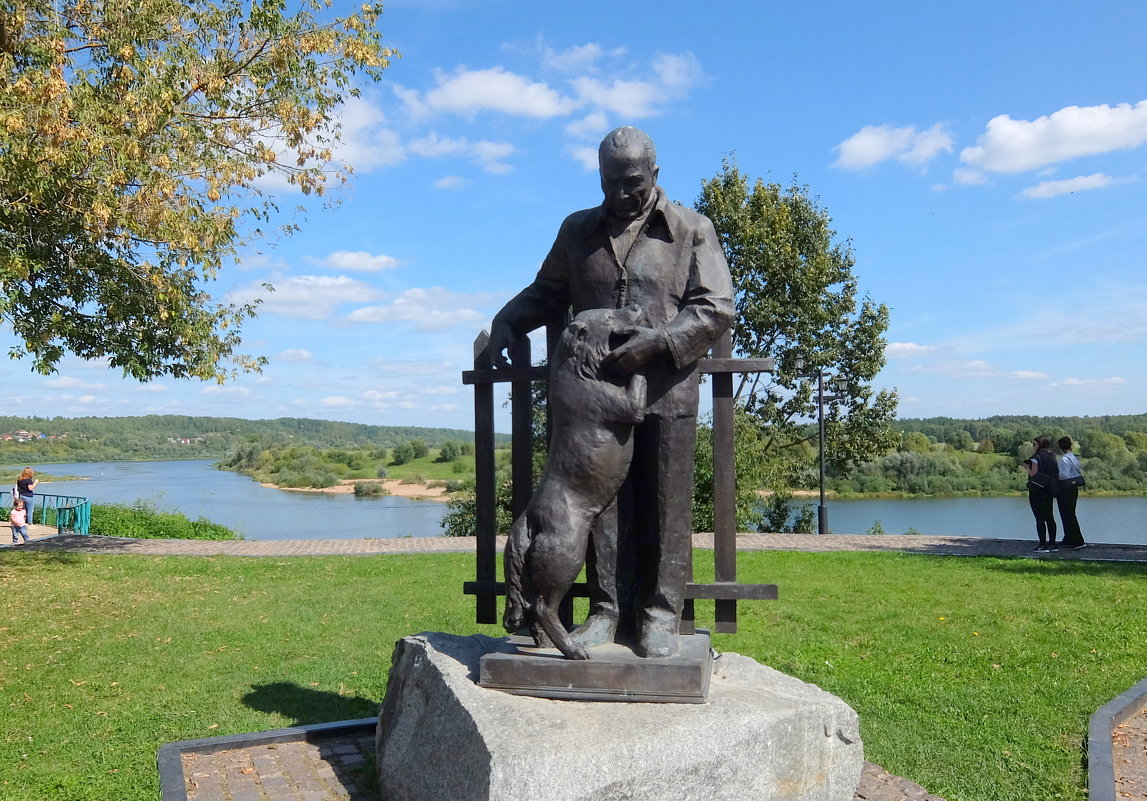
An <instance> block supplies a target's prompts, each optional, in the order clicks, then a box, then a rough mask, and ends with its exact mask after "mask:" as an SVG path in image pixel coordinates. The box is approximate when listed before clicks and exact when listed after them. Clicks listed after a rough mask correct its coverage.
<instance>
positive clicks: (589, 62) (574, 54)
mask: <svg viewBox="0 0 1147 801" xmlns="http://www.w3.org/2000/svg"><path fill="white" fill-rule="evenodd" d="M624 52H625V51H624V50H622V49H618V50H612V51H610V55H621V54H622V53H624ZM603 55H605V51H604V50H603V49H602V47H601V45H599V44H597V43H596V42H587V43H586V44H583V45H577V46H575V47H567V48H566V49H565V50H553V49H551V48H548V47H547V48H545V49H543V51H542V66H543V67H545V68H546V69H551V70H556V71H558V72H581V71H584V70H592V69H593V68H594V66H596V64H597V62H598V60H600V59H601V57H602V56H603Z"/></svg>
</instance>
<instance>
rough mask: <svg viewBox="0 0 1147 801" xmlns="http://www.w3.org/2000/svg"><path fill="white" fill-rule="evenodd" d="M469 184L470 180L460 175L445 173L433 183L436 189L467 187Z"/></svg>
mask: <svg viewBox="0 0 1147 801" xmlns="http://www.w3.org/2000/svg"><path fill="white" fill-rule="evenodd" d="M469 185H470V182H469V181H468V180H466V179H465V178H462V177H460V176H458V175H444V176H443V177H441V178H439V179H438V180H437V181H435V182H434V183H433V184H432V186H433V187H434V188H435V189H465V188H466V187H467V186H469Z"/></svg>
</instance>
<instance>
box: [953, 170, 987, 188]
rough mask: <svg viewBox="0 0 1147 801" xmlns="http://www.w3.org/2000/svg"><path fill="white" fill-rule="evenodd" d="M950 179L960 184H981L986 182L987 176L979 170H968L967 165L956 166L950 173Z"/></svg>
mask: <svg viewBox="0 0 1147 801" xmlns="http://www.w3.org/2000/svg"><path fill="white" fill-rule="evenodd" d="M952 180H953V181H955V182H956V183H958V184H960V185H961V186H982V185H983V184H986V183H987V182H988V176H986V175H984V174H983V173H982V172H980V171H979V170H969V169H968V168H967V167H957V168H956V170H955V171H954V172H953V173H952Z"/></svg>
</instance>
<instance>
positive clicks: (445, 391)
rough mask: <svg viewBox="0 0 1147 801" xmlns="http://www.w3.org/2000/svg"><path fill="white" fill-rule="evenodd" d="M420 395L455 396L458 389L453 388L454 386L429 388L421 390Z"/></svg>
mask: <svg viewBox="0 0 1147 801" xmlns="http://www.w3.org/2000/svg"><path fill="white" fill-rule="evenodd" d="M422 394H423V395H457V394H458V387H454V386H441V387H430V388H428V389H424V390H422Z"/></svg>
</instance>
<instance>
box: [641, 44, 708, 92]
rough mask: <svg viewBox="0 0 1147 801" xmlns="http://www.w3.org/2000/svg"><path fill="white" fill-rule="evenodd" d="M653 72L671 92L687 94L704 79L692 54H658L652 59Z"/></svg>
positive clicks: (699, 65) (698, 62) (699, 64)
mask: <svg viewBox="0 0 1147 801" xmlns="http://www.w3.org/2000/svg"><path fill="white" fill-rule="evenodd" d="M653 72H654V73H656V75H657V80H658V83H660V84H661V86H663V87H664V88H666V89H668V90H669V91H671V92H687V91H689V90H690V89H692V88H693V87H694V86H696V85H697V84H699V83H701V80H702V79H703V78H704V72H703V71H702V70H701V62H700V61H698V60H697V57H696V56H694V55H693V54H692V53H679V54H674V53H660V54H658V55H657V56H656V57H655V58H654V59H653Z"/></svg>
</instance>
